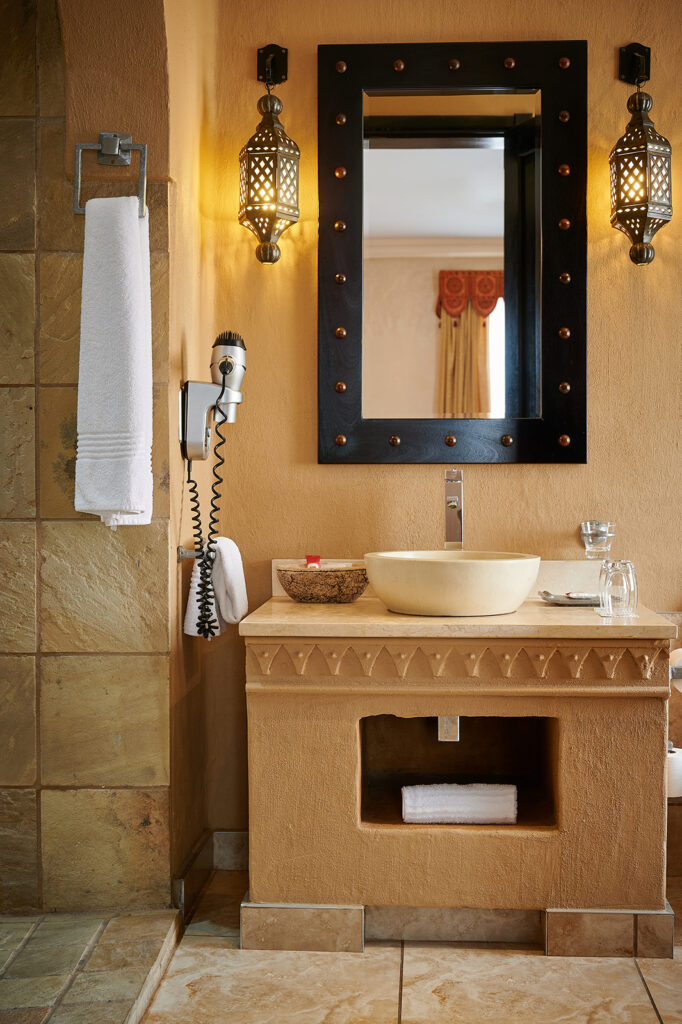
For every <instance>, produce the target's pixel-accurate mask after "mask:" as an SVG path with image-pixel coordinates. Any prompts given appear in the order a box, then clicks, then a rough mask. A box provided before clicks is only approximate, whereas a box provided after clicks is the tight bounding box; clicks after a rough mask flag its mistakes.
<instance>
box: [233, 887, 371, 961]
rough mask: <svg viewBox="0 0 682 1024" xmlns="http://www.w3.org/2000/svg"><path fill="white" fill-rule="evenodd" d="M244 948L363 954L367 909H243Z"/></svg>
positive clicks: (291, 906) (251, 906)
mask: <svg viewBox="0 0 682 1024" xmlns="http://www.w3.org/2000/svg"><path fill="white" fill-rule="evenodd" d="M240 917H241V948H242V949H280V950H307V951H313V952H315V951H317V952H324V953H362V952H363V950H364V907H362V906H343V907H342V906H324V905H318V906H313V905H310V906H305V905H297V904H264V903H261V904H259V903H251V902H249V900H248V899H245V900H244V901H243V902H242V905H241V915H240Z"/></svg>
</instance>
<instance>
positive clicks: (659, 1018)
mask: <svg viewBox="0 0 682 1024" xmlns="http://www.w3.org/2000/svg"><path fill="white" fill-rule="evenodd" d="M633 962H634V965H635V967H636V968H637V973H638V974H639V977H640V981H641V982H642V984H643V985H644V991H645V992H646V994H647V995H648V997H649V1002H650V1003H651V1005H652V1006H653V1008H654V1013H655V1014H656V1020H657V1021H658V1024H664V1021H663V1018H662V1017H661V1015H660V1013H659V1012H658V1007H657V1006H656V1003H655V1002H654V997H653V996H652V994H651V990H650V988H649V986H648V985H647V983H646V981H645V979H644V975H643V974H642V970H641V968H640V966H639V964H638V963H637V959H636V958H635V957H633Z"/></svg>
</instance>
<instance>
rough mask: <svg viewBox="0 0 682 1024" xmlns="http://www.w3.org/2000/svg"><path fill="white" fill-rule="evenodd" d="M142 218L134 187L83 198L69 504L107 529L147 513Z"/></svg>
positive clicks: (145, 231)
mask: <svg viewBox="0 0 682 1024" xmlns="http://www.w3.org/2000/svg"><path fill="white" fill-rule="evenodd" d="M151 324H152V314H151V291H150V281H149V219H148V216H147V215H145V216H144V217H140V216H139V204H138V200H137V198H136V197H135V196H123V197H120V198H115V199H90V200H89V201H88V202H87V203H86V204H85V246H84V253H83V293H82V300H81V338H80V361H79V368H78V444H77V455H76V493H75V507H76V509H77V511H79V512H90V513H92V514H94V515H98V516H100V518H101V519H102V522H104V523H106V525H107V526H110V527H111V528H112V529H114V530H115V529H116V527H117V526H120V525H123V524H125V525H134V524H137V525H143V524H147V523H149V522H151V518H152V489H153V487H152V461H151V450H152V328H151Z"/></svg>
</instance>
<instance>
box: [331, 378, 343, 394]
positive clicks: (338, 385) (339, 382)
mask: <svg viewBox="0 0 682 1024" xmlns="http://www.w3.org/2000/svg"><path fill="white" fill-rule="evenodd" d="M345 390H346V384H345V382H344V381H342V380H337V382H336V384H335V385H334V391H338V393H339V394H340V395H342V394H343V393H344V391H345Z"/></svg>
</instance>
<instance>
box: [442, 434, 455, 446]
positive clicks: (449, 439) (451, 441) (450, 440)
mask: <svg viewBox="0 0 682 1024" xmlns="http://www.w3.org/2000/svg"><path fill="white" fill-rule="evenodd" d="M445 443H446V445H447V446H448V448H454V447H455V445H456V444H457V438H456V437H455V435H454V434H446V436H445Z"/></svg>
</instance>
